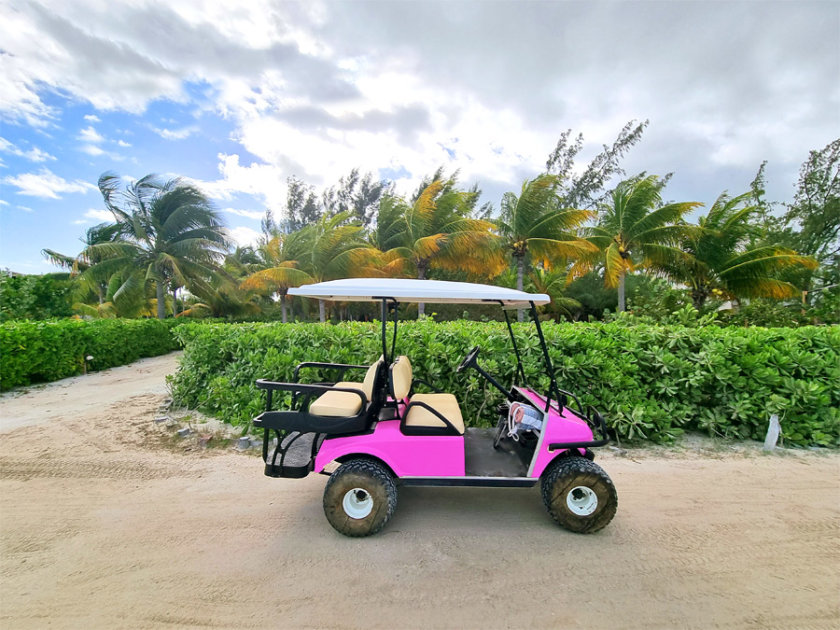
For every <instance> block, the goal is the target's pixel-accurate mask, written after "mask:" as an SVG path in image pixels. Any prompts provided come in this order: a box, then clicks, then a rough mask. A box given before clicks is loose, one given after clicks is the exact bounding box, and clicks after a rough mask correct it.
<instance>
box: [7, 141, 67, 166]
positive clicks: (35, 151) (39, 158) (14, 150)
mask: <svg viewBox="0 0 840 630" xmlns="http://www.w3.org/2000/svg"><path fill="white" fill-rule="evenodd" d="M0 151H3V152H4V153H11V154H12V155H17V156H18V157H22V158H26V159H27V160H29V161H30V162H46V161H47V160H55V156H53V155H50V154H49V153H47V152H46V151H42V150H41V149H39V148H38V147H32V148H31V149H30V150H29V151H24V150H22V149H19V148H18V147H16V146H15V145H14V144H12V143H11V142H9V141H8V140H6V139H5V138H0Z"/></svg>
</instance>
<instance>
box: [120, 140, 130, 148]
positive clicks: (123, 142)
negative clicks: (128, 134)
mask: <svg viewBox="0 0 840 630" xmlns="http://www.w3.org/2000/svg"><path fill="white" fill-rule="evenodd" d="M117 144H118V145H119V146H121V147H130V146H131V144H130V143H128V142H126V141H125V140H117Z"/></svg>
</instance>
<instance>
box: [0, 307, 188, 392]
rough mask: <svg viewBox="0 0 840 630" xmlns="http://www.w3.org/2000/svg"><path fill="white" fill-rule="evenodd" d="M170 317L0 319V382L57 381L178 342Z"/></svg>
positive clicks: (148, 354)
mask: <svg viewBox="0 0 840 630" xmlns="http://www.w3.org/2000/svg"><path fill="white" fill-rule="evenodd" d="M172 328H173V323H170V322H163V321H158V320H155V319H99V320H93V321H82V320H72V319H66V320H59V321H15V322H6V323H3V324H0V388H2V389H3V390H7V389H10V388H12V387H16V386H18V385H28V384H30V383H37V382H43V381H55V380H57V379H60V378H65V377H67V376H73V375H74V374H81V373H82V369H83V367H84V357H86V356H92V357H93V359H92V360H91V361H89V362H88V369H89V370H102V369H105V368H109V367H113V366H115V365H124V364H126V363H130V362H131V361H135V360H137V359H139V358H141V357H151V356H156V355H159V354H164V353H166V352H169V351H171V350H174V349H176V348H178V347H179V346H178V342H177V341H176V339H175V337H174V336H173V335H172V332H171V329H172Z"/></svg>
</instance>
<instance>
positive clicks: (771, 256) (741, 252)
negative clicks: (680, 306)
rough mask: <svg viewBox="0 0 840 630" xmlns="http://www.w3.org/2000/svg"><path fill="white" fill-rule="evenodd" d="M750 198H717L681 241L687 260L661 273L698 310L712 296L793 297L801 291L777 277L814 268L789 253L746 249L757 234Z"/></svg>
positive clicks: (805, 258) (763, 247) (781, 249)
mask: <svg viewBox="0 0 840 630" xmlns="http://www.w3.org/2000/svg"><path fill="white" fill-rule="evenodd" d="M751 199H752V193H751V192H750V193H745V194H743V195H739V196H737V197H729V196H728V195H727V194H726V193H725V192H724V193H723V194H721V195H720V196H719V197H718V198H717V199H716V200H715V202H714V203H713V204H712V206H711V208H709V213H708V214H707V215H706V216H704V217H700V219H699V221H698V224H699V228H700V229H699V230H696V231H695V232H694V233H693V234H692V235H691V237H690V238H687V239H686V240H685V241H684V242H683V249H684V250H685V252H686V253H687V254H690V256H688V257H685V258H683V259H681V260H678V261H676V262H677V264H676V265H668V266H667V267H666V268H665V270H666V271H667V272H668V274H669V275H670V276H671V277H672V278H674V279H676V280H678V281H681V282H684V283H685V284H686V285H688V287H689V289H690V291H691V299H692V300H693V302H694V306H695V307H696V308H697V309H698V310H699V309H700V308H701V307H702V306H703V304H704V303H705V302H706V300H707V299H708V298H709V297H710V296H711V295H712V294H713V292H719V293H720V294H722V295H723V296H726V297H728V298H742V297H771V298H789V297H795V296H796V295H797V294H798V292H799V289H797V288H796V287H795V286H794V285H793V284H791V283H790V282H785V281H783V280H781V279H779V278H777V277H775V276H776V274H778V273H779V272H780V271H782V270H784V269H788V268H790V267H796V266H800V267H805V268H808V269H814V268H816V267H817V261H816V260H815V259H814V258H811V257H810V256H801V255H799V254H797V253H796V252H795V251H793V250H791V249H787V248H784V247H778V246H775V245H761V244H758V245H756V246H750V243H751V242H753V241H754V240H755V238H753V237H755V236H756V235H757V234H758V232H759V229H758V227H757V226H755V225H752V224H751V223H750V221H751V220H752V219H753V217H754V216H755V215H756V214H757V213H758V212H759V211H760V208H759V207H758V206H757V205H750V204H749V203H748V201H750V200H751Z"/></svg>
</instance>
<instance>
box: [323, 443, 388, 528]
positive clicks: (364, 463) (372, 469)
mask: <svg viewBox="0 0 840 630" xmlns="http://www.w3.org/2000/svg"><path fill="white" fill-rule="evenodd" d="M348 475H358V476H361V477H367V478H369V479H370V480H371V481H372V482H373V483H378V484H381V486H382V489H383V490H384V492H385V496H386V501H385V512H384V514H383V513H382V512H381V510H377V511H376V512H375V513H374V518H373V519H371V522H370V527H368V528H362V527H350V526H348V524H347V523H348V521H347V520H346V519H344V521H340V520H336V519H335V518H333V517H331V512H334V511H335V510H331V501H333V500H336V499H337V500H338V501H340V500H341V499H338V498H337V497H334V496H333V493H332V492H331V491H332V490H333V489H334V488H335V486H336V485H337V484H340V482H341V480H342V479H344V478H345V477H347V476H348ZM339 494H341V497H342V498H343V493H339ZM396 509H397V485H396V484H395V483H394V477H393V475H392V474H391V472H390V471H389V470H388V469H387V468H385V466H383V465H382V464H380V463H379V462H376V461H374V460H372V459H364V458H359V459H351V460H349V461H347V462H344V463H343V464H341V466H339V467H338V469H337V470H336V471H335V472H334V473H333V474H332V475H330V479H329V481H327V485H326V487H325V488H324V514H325V515H326V517H327V520H328V521H329V523H330V525H332V526H333V528H334V529H335V530H336V531H337V532H339V533H341V534H344V535H345V536H351V537H354V538H358V537H362V536H372V535H373V534H376V533H378V532H379V531H381V530H382V528H383V527H385V525H387V524H388V521H390V520H391V517H392V516H393V515H394V511H395V510H396ZM338 510H340V511H341V512H342V513H343V509H341V508H338ZM365 520H367V519H365ZM360 523H361V521H357V522H356V524H360Z"/></svg>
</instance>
